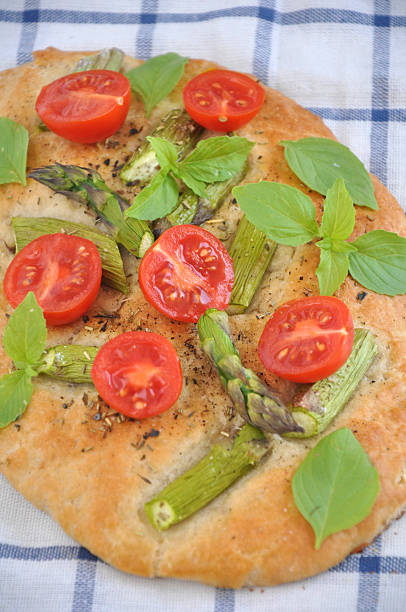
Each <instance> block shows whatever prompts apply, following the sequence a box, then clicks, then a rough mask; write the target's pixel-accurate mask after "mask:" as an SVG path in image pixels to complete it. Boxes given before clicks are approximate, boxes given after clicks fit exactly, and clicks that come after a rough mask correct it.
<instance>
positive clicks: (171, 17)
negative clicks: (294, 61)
mask: <svg viewBox="0 0 406 612" xmlns="http://www.w3.org/2000/svg"><path fill="white" fill-rule="evenodd" d="M31 15H32V21H36V20H39V21H41V22H42V23H44V22H52V23H56V22H59V23H81V24H86V23H109V24H110V25H121V24H140V23H144V24H145V23H155V22H157V23H190V22H196V21H211V20H212V19H219V18H223V17H253V18H260V19H265V20H267V21H274V22H275V23H278V24H280V25H301V24H314V23H340V24H343V23H344V24H358V25H362V26H375V27H377V28H386V27H388V26H390V27H405V26H406V17H405V16H400V15H389V14H388V15H379V17H378V18H377V17H376V15H369V14H368V13H362V12H360V11H350V10H345V9H322V8H321V9H312V8H309V9H303V10H298V11H290V12H286V13H281V12H279V11H275V10H274V9H272V8H266V7H265V8H262V9H261V12H260V14H258V9H257V7H255V6H240V7H238V8H224V9H218V10H215V11H205V12H201V13H192V12H191V13H155V12H154V13H145V12H142V13H135V12H134V13H116V12H100V11H69V10H58V9H42V10H40V11H39V13H38V15H37V11H35V10H34V11H32V12H31ZM29 17H30V15H29V12H28V13H26V12H24V13H23V12H21V11H11V10H0V20H1V21H6V22H13V23H21V22H22V21H23V20H24V19H27V18H29Z"/></svg>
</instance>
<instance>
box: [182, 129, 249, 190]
mask: <svg viewBox="0 0 406 612" xmlns="http://www.w3.org/2000/svg"><path fill="white" fill-rule="evenodd" d="M254 144H255V143H253V142H250V141H249V140H247V139H246V138H240V137H239V136H214V137H213V138H206V139H205V140H201V141H200V142H198V143H197V146H196V148H195V149H194V150H193V151H192V153H191V154H190V155H188V156H187V157H186V159H184V160H183V161H181V162H179V164H178V172H179V177H180V178H181V179H182V180H184V176H189V177H192V178H194V179H195V180H197V181H203V182H205V183H215V182H216V181H225V180H227V179H229V178H231V177H233V176H234V174H236V172H238V171H239V170H241V168H242V166H243V164H244V163H245V161H246V159H247V155H248V153H249V152H250V151H251V149H252V147H253V146H254ZM184 182H186V181H185V180H184Z"/></svg>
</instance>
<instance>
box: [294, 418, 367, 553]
mask: <svg viewBox="0 0 406 612" xmlns="http://www.w3.org/2000/svg"><path fill="white" fill-rule="evenodd" d="M292 491H293V497H294V499H295V503H296V506H297V507H298V509H299V511H300V512H301V514H302V515H303V516H304V518H305V519H306V520H307V521H308V522H309V523H310V525H311V526H312V527H313V530H314V532H315V535H316V541H315V548H316V550H317V549H319V548H320V546H321V544H322V542H323V540H324V539H325V538H326V537H327V536H329V535H330V534H332V533H336V532H337V531H341V530H342V529H348V528H349V527H352V526H353V525H357V524H358V523H359V522H360V521H362V520H363V519H364V518H365V517H366V516H368V514H369V513H370V511H371V509H372V506H373V504H374V502H375V499H376V497H377V495H378V493H379V476H378V472H377V470H376V468H375V467H374V465H373V464H372V463H371V460H370V459H369V457H368V455H367V453H366V452H365V451H364V449H363V448H362V446H361V444H360V443H359V442H358V440H357V439H356V437H355V436H354V434H353V433H352V432H351V430H350V429H348V428H346V427H345V428H343V429H338V430H337V431H334V432H333V433H331V434H329V435H328V436H326V437H325V438H323V439H322V440H320V441H319V442H318V443H317V444H316V446H315V447H314V448H313V449H312V450H311V451H310V452H309V454H308V455H307V457H306V459H305V460H304V461H303V462H302V463H301V464H300V466H299V468H298V470H297V471H296V473H295V475H294V476H293V479H292Z"/></svg>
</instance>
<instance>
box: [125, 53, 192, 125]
mask: <svg viewBox="0 0 406 612" xmlns="http://www.w3.org/2000/svg"><path fill="white" fill-rule="evenodd" d="M187 62H188V58H187V57H182V56H180V55H178V54H177V53H172V52H171V53H165V54H163V55H157V56H156V57H153V58H151V59H149V60H148V61H146V62H144V63H143V64H141V66H137V68H133V69H132V70H130V71H129V72H127V73H126V75H125V76H126V77H127V78H128V80H129V81H130V84H131V89H133V90H134V91H135V92H136V93H138V94H139V95H140V96H141V98H142V101H143V102H144V106H145V112H146V115H147V117H149V115H150V114H151V111H152V109H153V108H154V107H155V106H156V105H157V104H158V103H159V102H161V100H163V99H164V98H166V96H167V95H168V94H170V93H171V91H172V89H174V87H175V86H176V84H177V83H178V81H179V80H180V79H181V77H182V75H183V72H184V69H185V65H186V63H187Z"/></svg>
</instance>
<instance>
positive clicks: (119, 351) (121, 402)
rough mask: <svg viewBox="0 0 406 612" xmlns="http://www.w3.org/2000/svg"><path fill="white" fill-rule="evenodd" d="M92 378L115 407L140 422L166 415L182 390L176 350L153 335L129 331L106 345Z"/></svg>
mask: <svg viewBox="0 0 406 612" xmlns="http://www.w3.org/2000/svg"><path fill="white" fill-rule="evenodd" d="M91 377H92V380H93V382H94V385H95V387H96V389H97V391H98V392H99V394H100V395H101V397H102V398H103V399H104V401H105V402H106V403H107V404H108V405H109V406H111V408H113V409H114V410H117V411H118V412H121V413H122V414H125V415H127V416H129V417H133V418H136V419H143V418H146V417H150V416H154V415H156V414H159V413H161V412H164V411H165V410H167V409H168V408H170V407H171V406H172V405H173V404H174V403H175V402H176V400H177V399H178V397H179V394H180V392H181V389H182V370H181V366H180V362H179V358H178V356H177V354H176V351H175V349H174V348H173V346H172V344H171V343H170V342H169V340H167V339H166V338H165V337H164V336H161V335H160V334H155V333H153V332H142V331H133V332H125V333H124V334H120V335H119V336H116V337H115V338H113V339H112V340H110V341H109V342H107V343H106V344H104V345H103V346H102V347H101V349H100V350H99V352H98V353H97V355H96V357H95V360H94V362H93V366H92V370H91Z"/></svg>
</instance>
